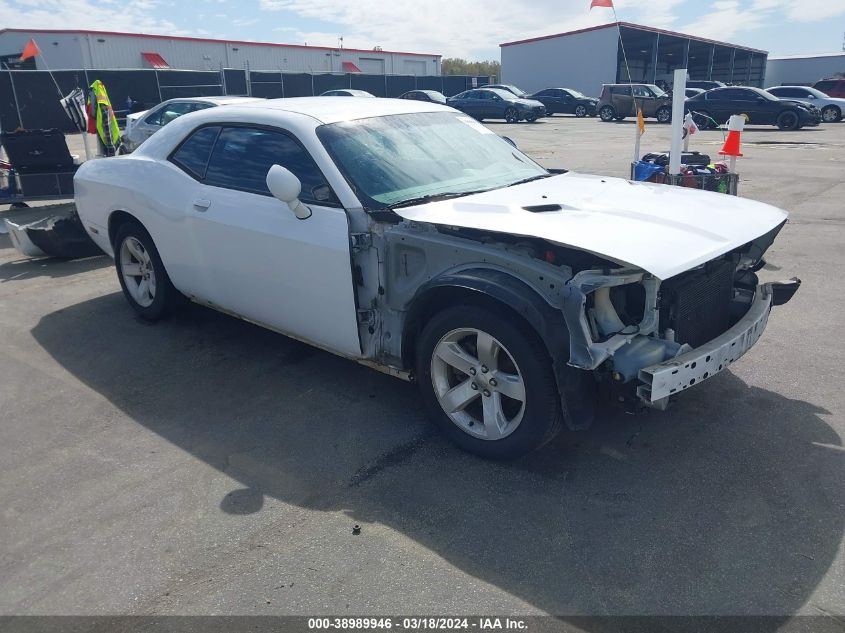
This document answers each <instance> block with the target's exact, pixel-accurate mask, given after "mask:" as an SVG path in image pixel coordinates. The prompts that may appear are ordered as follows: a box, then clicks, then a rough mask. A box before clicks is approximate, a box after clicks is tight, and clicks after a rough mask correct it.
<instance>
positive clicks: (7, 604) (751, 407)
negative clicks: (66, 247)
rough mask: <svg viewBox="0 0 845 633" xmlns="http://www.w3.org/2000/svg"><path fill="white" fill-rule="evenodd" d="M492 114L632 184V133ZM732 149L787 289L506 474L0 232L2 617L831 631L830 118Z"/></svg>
mask: <svg viewBox="0 0 845 633" xmlns="http://www.w3.org/2000/svg"><path fill="white" fill-rule="evenodd" d="M490 127H491V128H492V129H494V130H495V131H496V132H497V133H500V134H506V135H508V136H511V137H512V138H513V139H514V140H515V141H516V142H517V143H518V144H519V145H520V147H522V148H523V149H525V150H526V151H527V152H528V153H529V154H531V155H532V156H534V157H535V158H536V159H537V160H538V161H539V162H541V163H543V164H545V165H547V166H550V167H567V168H570V169H574V170H578V171H586V172H596V173H601V174H607V175H620V176H621V175H625V174H626V172H627V163H628V161H629V159H630V153H631V149H632V144H633V134H634V127H633V124H632V123H619V124H615V123H614V124H602V123H600V122H598V121H596V120H594V119H586V120H576V119H574V118H571V117H555V118H553V119H546V120H543V121H541V122H539V123H537V124H534V125H529V124H521V125H505V124H490ZM668 134H669V131H668V127H664V126H659V125H657V124H655V123H649V124H648V130H647V132H646V135H645V136H644V137H643V151H650V150H663V149H666V148H667V147H668V144H669V143H668ZM720 139H721V135H720V133H719V132H704V133H701V134H700V135H699V136H696V137H695V139H694V143H693V148H694V149H700V150H702V151H705V152H707V153H710V154H711V155H715V153H716V152H717V151H718V149H719V145H720ZM743 140H744V152H745V158H743V159H741V162H740V167H741V172H742V180H741V182H740V193H741V194H742V195H745V196H748V197H752V198H756V199H759V200H763V201H765V202H770V203H772V204H775V205H778V206H782V207H785V208H787V209H789V210H790V211H791V212H792V217H791V222H790V224H789V225H788V226H787V227H786V228H785V229H784V231H783V232H782V234H781V236H780V238H779V240H778V241H777V242H776V244H775V245H774V247H773V248H772V249H771V251H770V253H769V256H768V257H767V259H768V262H769V263H768V265H767V267H766V269H765V270H764V271H763V273H762V274H763V276H764V278H765V279H766V280H771V279H775V278H787V277H791V276H793V275H797V276H800V277H801V278H802V279H803V280H804V285H803V286H802V288H801V289H800V291H799V293H798V294H797V295H796V297H795V298H794V299H793V301H792V302H791V303H789V304H787V305H785V306H782V307H779V308H776V309H775V311H774V313H773V316H772V318H771V319H770V321H769V327H768V330H767V332H766V333H765V335H764V336H763V338H762V339H761V341H760V342H759V343H758V345H757V346H756V347H755V348H754V349H753V350H752V351H751V352H749V353H748V355H747V356H745V357H744V358H742V359H741V360H740V361H739V362H737V363H736V364H735V365H733V366H732V367H731V369H730V370H729V371H726V372H724V373H722V374H720V375H718V376H716V377H715V378H713V379H712V380H710V381H708V382H707V383H706V384H704V385H702V386H700V387H697V388H696V389H693V390H690V391H689V392H686V393H685V394H684V397H683V398H681V399H679V400H678V401H677V402H676V403H675V405H674V406H673V407H671V408H670V410H669V411H667V412H665V413H657V412H653V413H650V414H647V415H643V416H638V417H632V416H628V415H625V414H623V413H621V412H619V411H616V410H613V409H609V410H607V411H605V412H604V413H603V414H602V415H601V416H600V418H599V420H598V421H597V423H596V424H595V426H594V427H593V428H592V429H590V430H589V431H586V432H581V433H564V434H562V435H561V436H560V437H559V438H558V439H557V440H556V441H555V442H554V443H553V444H551V445H549V446H547V447H546V448H544V449H543V450H542V451H541V452H539V453H537V454H535V455H532V456H530V457H528V458H525V459H523V460H521V461H518V462H515V463H511V464H496V463H489V462H485V461H482V460H479V459H476V458H473V457H471V456H469V455H466V454H463V453H461V452H460V451H458V450H456V449H455V448H453V447H452V446H451V445H449V444H448V443H446V442H445V441H444V440H443V439H441V438H440V436H438V435H437V434H435V433H434V432H433V431H432V429H431V427H430V426H429V425H428V423H427V422H426V420H425V419H424V417H423V414H422V412H421V406H420V402H419V400H418V398H417V395H416V391H415V389H414V387H413V386H412V385H408V384H405V383H402V382H400V381H397V380H394V379H392V378H389V377H387V376H384V375H381V374H378V373H376V372H374V371H371V370H368V369H365V368H363V367H360V366H357V365H355V364H353V363H350V362H346V361H344V360H341V359H339V358H336V357H334V356H332V355H330V354H327V353H324V352H321V351H317V350H315V349H312V348H310V347H307V346H305V345H303V344H300V343H297V342H294V341H292V340H289V339H286V338H284V337H282V336H278V335H275V334H272V333H270V332H268V331H265V330H262V329H260V328H258V327H255V326H252V325H249V324H246V323H243V322H240V321H237V320H235V319H232V318H229V317H226V316H223V315H220V314H217V313H214V312H211V311H209V310H206V309H203V308H199V307H192V308H189V309H187V310H186V311H184V312H183V313H181V314H179V315H178V316H176V317H174V318H172V319H170V320H168V321H166V322H161V323H158V324H155V325H149V324H146V323H143V322H141V321H139V320H138V319H136V318H133V316H132V312H131V310H130V308H129V306H128V305H127V304H126V302H125V301H124V299H123V297H122V296H121V294H120V291H119V286H118V282H117V279H116V277H115V274H114V272H113V270H112V268H111V267H110V262H109V261H108V260H107V259H106V258H104V257H101V258H92V259H87V260H80V261H69V262H60V261H47V260H25V259H23V258H21V257H19V256H18V255H17V254H16V253H15V251H14V250H13V249H12V248H11V246H10V243H9V240H8V237H7V236H0V332H2V341H0V411H2V416H0V417H2V424H0V481H2V484H0V517H1V518H0V526H2V528H1V529H0V531H2V539H0V569H2V573H0V613H2V614H55V613H60V614H121V613H130V614H148V613H154V614H171V613H179V614H190V613H213V614H320V613H331V614H353V613H354V614H375V613H434V614H450V613H500V614H504V613H521V614H529V613H552V614H558V615H563V616H567V615H578V614H599V615H607V614H655V613H657V614H709V615H713V614H776V615H787V614H794V613H803V614H811V615H824V614H828V615H831V614H833V615H835V614H839V615H840V617H841V615H842V614H843V605H845V595H844V594H845V589H843V588H845V567H843V558H845V553H843V550H842V548H841V543H842V537H843V527H844V526H843V523H845V503H844V501H845V495H843V492H845V468H843V458H845V451H844V450H843V442H842V440H843V434H845V415H844V414H845V390H843V387H842V383H843V381H842V375H843V372H842V358H843V350H845V344H843V333H845V299H843V297H845V275H843V270H845V249H844V248H843V244H845V216H843V210H842V201H843V199H845V181H843V178H842V174H843V173H845V124H839V125H826V126H823V127H822V128H819V129H812V130H807V131H800V132H790V133H781V132H777V131H775V130H774V129H760V130H756V129H752V130H749V131H747V132H746V133H745V134H744V136H743ZM355 524H358V525H360V526H361V533H360V534H359V535H353V534H352V527H353V525H355ZM778 625H779V623H778V622H776V621H772V628H773V629H774V628H776V627H777V626H778Z"/></svg>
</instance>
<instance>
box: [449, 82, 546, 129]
mask: <svg viewBox="0 0 845 633" xmlns="http://www.w3.org/2000/svg"><path fill="white" fill-rule="evenodd" d="M446 103H447V104H448V105H450V106H452V107H453V108H456V109H458V110H460V111H461V112H465V113H466V114H468V115H470V116H471V117H474V118H476V119H478V120H479V121H483V120H484V119H504V120H505V121H507V122H508V123H518V122H519V121H522V120H525V121H528V122H529V123H533V122H534V121H536V120H537V119H539V118H540V117H543V116H546V106H544V105H543V104H542V103H540V102H539V101H534V100H533V99H521V98H519V97H517V96H516V95H515V94H513V93H511V92H508V91H507V90H500V89H498V88H475V89H473V90H467V91H466V92H462V93H461V94H458V95H455V96H454V97H450V98H449V99H448V101H447V102H446Z"/></svg>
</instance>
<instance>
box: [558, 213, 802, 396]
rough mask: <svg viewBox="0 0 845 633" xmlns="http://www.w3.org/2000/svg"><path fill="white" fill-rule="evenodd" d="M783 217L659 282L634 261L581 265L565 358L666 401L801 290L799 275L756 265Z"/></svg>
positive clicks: (570, 296)
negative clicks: (767, 275) (762, 279)
mask: <svg viewBox="0 0 845 633" xmlns="http://www.w3.org/2000/svg"><path fill="white" fill-rule="evenodd" d="M781 226H782V225H781ZM781 226H778V227H777V228H776V229H775V230H773V231H771V232H769V233H767V234H765V235H763V236H761V237H760V238H758V239H757V240H754V241H753V242H750V243H748V244H746V245H744V246H743V247H740V248H738V249H735V250H734V251H731V252H729V253H726V254H724V255H721V256H719V257H716V258H714V259H712V260H711V261H708V262H706V263H705V264H702V265H700V266H696V267H695V268H693V269H691V270H688V271H686V272H684V273H681V274H679V275H676V276H674V277H672V278H670V279H667V280H663V281H661V280H659V279H657V278H656V277H655V276H653V275H651V274H649V273H647V272H645V271H642V270H638V269H633V268H625V269H610V270H608V269H605V270H595V269H591V270H583V271H581V272H579V273H578V274H576V275H575V276H574V277H573V278H572V279H571V280H570V281H569V282H568V283H567V284H566V287H565V302H564V315H565V318H566V322H567V326H568V328H569V332H570V337H571V341H570V360H569V364H570V365H572V366H574V367H578V368H581V369H586V370H593V371H595V372H596V374H597V376H598V377H599V378H600V379H602V381H603V382H604V383H605V384H607V385H609V386H611V388H612V389H613V390H614V392H615V393H617V394H619V396H620V399H622V400H626V399H627V400H630V401H632V402H639V403H642V404H644V405H646V406H649V407H653V408H658V409H665V408H666V406H667V404H668V402H669V399H670V397H671V396H672V395H674V394H676V393H678V392H680V391H683V390H685V389H687V388H689V387H691V386H693V385H695V384H698V383H700V382H701V381H703V380H706V379H707V378H710V377H711V376H713V375H715V374H716V373H718V372H720V371H722V370H723V369H725V368H726V367H727V366H728V365H730V364H731V363H733V362H734V361H736V360H737V359H738V358H739V357H740V356H741V355H742V354H744V353H745V352H746V351H748V349H750V348H751V347H752V346H753V345H754V343H756V342H757V340H758V339H759V337H760V335H761V334H762V332H763V330H764V329H765V327H766V323H767V320H768V315H769V310H770V309H771V307H772V306H773V305H780V304H782V303H786V301H788V300H789V299H791V297H792V295H793V294H794V293H795V291H796V290H797V288H798V286H799V285H800V283H801V282H800V281H799V280H797V279H795V280H791V281H788V282H776V283H768V284H762V285H761V284H759V282H758V279H757V275H756V274H755V273H756V271H758V270H760V269H761V268H762V267H763V265H764V261H763V259H762V255H763V253H764V252H765V251H766V249H768V247H769V246H770V245H771V243H772V241H773V240H774V238H775V236H776V235H777V233H778V231H779V230H780V228H781Z"/></svg>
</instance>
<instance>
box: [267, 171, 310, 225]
mask: <svg viewBox="0 0 845 633" xmlns="http://www.w3.org/2000/svg"><path fill="white" fill-rule="evenodd" d="M267 188H268V189H269V190H270V193H272V194H273V196H274V197H276V198H278V199H279V200H281V201H282V202H284V203H286V204H287V205H288V207H290V210H291V211H292V212H293V214H294V215H295V216H296V217H297V218H299V219H300V220H307V219H308V218H310V217H311V209H309V208H308V207H307V206H305V205H304V204H302V202H300V200H299V194H300V193H301V192H302V183H301V182H299V178H297V177H296V176H295V175H294V174H293V173H291V172H290V171H288V170H287V169H285V168H284V167H282V166H281V165H273V166H272V167H271V168H270V171H268V172H267Z"/></svg>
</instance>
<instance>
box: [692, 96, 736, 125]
mask: <svg viewBox="0 0 845 633" xmlns="http://www.w3.org/2000/svg"><path fill="white" fill-rule="evenodd" d="M731 90H732V89H731V88H716V89H714V90H708V91H707V92H705V93H704V106H703V107H702V108H700V109H701V110H704V111H706V112H709V113H710V116H711V117H713V119H714V120H715V121H716V122H717V123H719V124H720V125H721V124H722V123H725V122H726V121H727V120H728V118H729V117H730V116H731V114H736V113H735V112H733V109H734V108H733V103H734V102H733V101H731V100H730V98H729V97H730V91H731ZM696 105H698V104H696Z"/></svg>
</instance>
